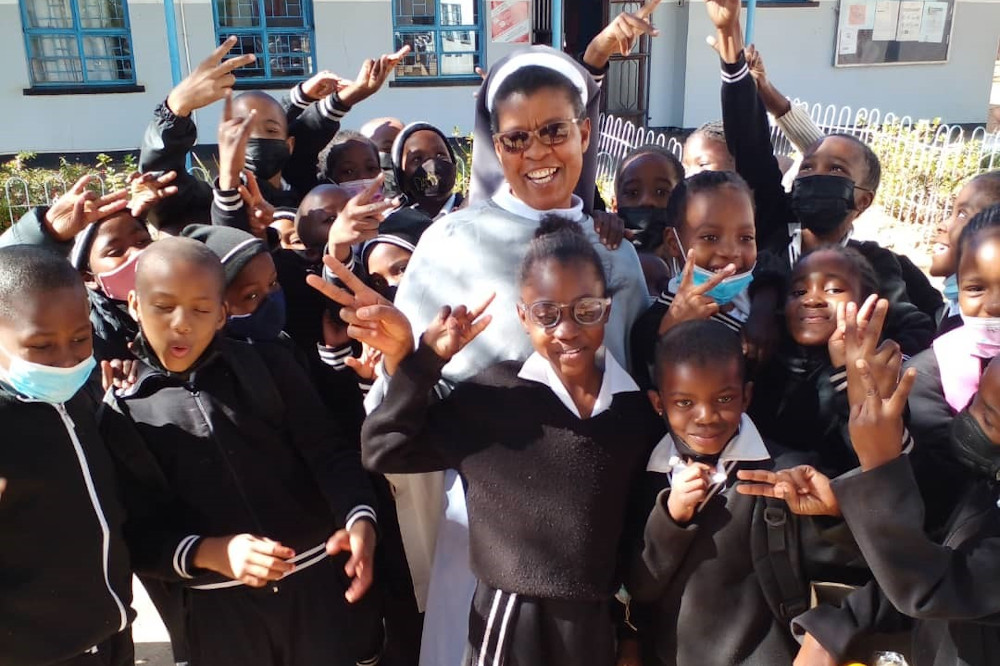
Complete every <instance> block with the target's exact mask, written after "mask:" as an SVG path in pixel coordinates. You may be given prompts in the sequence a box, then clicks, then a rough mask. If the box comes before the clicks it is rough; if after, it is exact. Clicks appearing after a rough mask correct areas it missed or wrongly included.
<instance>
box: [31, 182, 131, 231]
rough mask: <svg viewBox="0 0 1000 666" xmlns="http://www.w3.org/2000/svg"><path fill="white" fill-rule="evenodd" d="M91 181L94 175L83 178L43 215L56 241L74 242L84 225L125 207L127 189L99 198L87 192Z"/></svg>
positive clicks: (95, 194)
mask: <svg viewBox="0 0 1000 666" xmlns="http://www.w3.org/2000/svg"><path fill="white" fill-rule="evenodd" d="M93 179H94V177H93V176H84V177H83V178H81V179H80V180H78V181H76V182H75V183H73V187H71V188H69V190H67V191H66V192H64V193H63V194H62V195H61V196H59V197H58V198H56V200H55V201H53V202H52V205H51V206H49V209H48V211H46V213H45V224H46V227H47V229H48V231H49V233H50V234H51V235H52V237H53V238H54V239H55V240H57V241H60V242H66V241H70V240H73V239H74V238H76V235H77V234H78V233H80V232H81V231H83V230H84V229H86V228H87V226H89V225H91V224H93V223H94V222H97V221H98V220H103V219H105V218H107V217H110V216H112V215H114V214H115V213H118V212H121V211H123V210H125V208H126V207H127V206H128V197H129V193H128V190H126V189H121V190H116V191H114V192H111V193H110V194H105V195H104V196H100V195H98V194H97V192H94V191H93V190H88V189H87V185H88V184H90V181H92V180H93Z"/></svg>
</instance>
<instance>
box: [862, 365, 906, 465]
mask: <svg viewBox="0 0 1000 666" xmlns="http://www.w3.org/2000/svg"><path fill="white" fill-rule="evenodd" d="M856 366H857V373H855V374H854V375H852V374H848V375H847V383H848V391H850V388H851V386H850V385H851V383H852V382H855V383H857V382H860V384H861V387H862V389H863V392H864V399H863V400H861V401H860V402H859V403H851V420H850V422H849V423H848V430H849V432H850V435H851V445H852V446H853V447H854V452H855V453H856V454H857V456H858V460H859V461H860V462H861V469H864V470H869V469H874V468H875V467H878V466H880V465H884V464H885V463H887V462H890V461H892V460H895V459H896V458H898V457H899V455H900V454H901V453H902V451H903V429H904V426H903V412H904V410H905V409H906V400H907V399H908V398H909V397H910V391H911V390H913V383H914V382H915V381H916V379H917V371H916V369H915V368H909V369H908V370H907V371H906V372H905V373H903V376H902V378H901V379H900V380H899V384H898V385H897V386H896V387H895V388H894V390H893V391H891V392H890V393H888V394H886V395H887V397H886V398H883V397H882V393H881V392H880V390H879V386H878V383H877V382H876V380H875V376H874V375H873V374H872V371H871V367H870V366H869V365H868V362H867V361H865V360H864V359H861V360H858V362H857V364H856Z"/></svg>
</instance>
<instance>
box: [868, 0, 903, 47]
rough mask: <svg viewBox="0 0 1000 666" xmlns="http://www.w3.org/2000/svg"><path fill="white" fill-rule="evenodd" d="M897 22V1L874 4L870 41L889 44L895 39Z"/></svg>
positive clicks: (888, 0)
mask: <svg viewBox="0 0 1000 666" xmlns="http://www.w3.org/2000/svg"><path fill="white" fill-rule="evenodd" d="M898 21H899V0H879V1H878V2H876V3H875V25H874V27H873V29H872V41H873V42H891V41H893V40H894V39H896V23H897V22H898Z"/></svg>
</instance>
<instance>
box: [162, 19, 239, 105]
mask: <svg viewBox="0 0 1000 666" xmlns="http://www.w3.org/2000/svg"><path fill="white" fill-rule="evenodd" d="M236 43H237V39H236V37H235V36H231V37H229V38H228V39H226V41H224V42H222V44H220V45H219V47H218V48H217V49H215V50H214V51H212V53H211V55H209V56H208V57H207V58H205V59H204V60H202V61H201V62H200V63H198V66H197V67H196V68H195V69H194V71H192V72H191V73H190V74H188V76H187V78H186V79H184V80H183V81H181V82H180V83H178V84H177V87H175V88H174V89H173V90H171V91H170V96H169V97H167V106H168V107H169V108H170V110H171V111H173V112H174V114H175V115H178V116H182V117H183V116H189V115H191V112H192V111H196V110H198V109H201V108H203V107H206V106H208V105H209V104H212V103H213V102H217V101H219V100H220V99H222V98H223V96H224V95H225V94H226V93H227V92H228V93H232V90H233V85H235V84H236V76H235V75H234V74H233V70H235V69H236V68H237V67H242V66H243V65H249V64H250V63H252V62H253V61H255V60H256V59H257V56H255V55H254V54H252V53H247V54H244V55H240V56H236V57H235V58H230V59H229V60H226V61H225V62H223V61H222V59H223V58H225V57H226V54H228V53H229V52H230V51H231V50H232V49H233V47H234V46H236Z"/></svg>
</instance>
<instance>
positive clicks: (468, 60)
mask: <svg viewBox="0 0 1000 666" xmlns="http://www.w3.org/2000/svg"><path fill="white" fill-rule="evenodd" d="M478 64H479V56H478V55H477V54H475V53H462V54H457V55H456V54H446V55H442V56H441V74H442V75H445V76H455V75H457V74H475V73H476V65H478Z"/></svg>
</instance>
